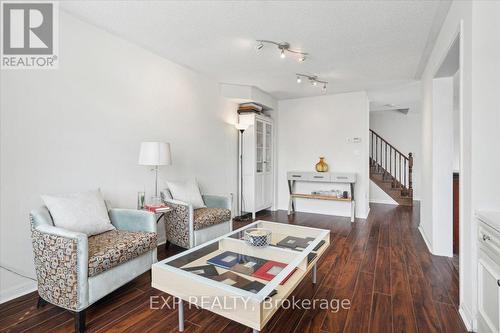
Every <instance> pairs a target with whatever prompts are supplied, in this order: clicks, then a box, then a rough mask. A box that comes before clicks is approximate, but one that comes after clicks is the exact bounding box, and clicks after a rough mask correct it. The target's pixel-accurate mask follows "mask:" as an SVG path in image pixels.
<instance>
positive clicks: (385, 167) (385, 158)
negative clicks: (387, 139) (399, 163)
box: [384, 143, 387, 179]
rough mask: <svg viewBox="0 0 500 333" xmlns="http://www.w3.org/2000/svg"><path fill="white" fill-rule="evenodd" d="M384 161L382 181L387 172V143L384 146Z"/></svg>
mask: <svg viewBox="0 0 500 333" xmlns="http://www.w3.org/2000/svg"><path fill="white" fill-rule="evenodd" d="M384 160H385V163H384V179H385V176H386V172H387V143H386V144H385V154H384Z"/></svg>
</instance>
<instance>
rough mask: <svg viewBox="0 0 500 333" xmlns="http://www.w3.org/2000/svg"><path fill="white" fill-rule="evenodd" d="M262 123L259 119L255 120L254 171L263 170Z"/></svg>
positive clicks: (259, 171)
mask: <svg viewBox="0 0 500 333" xmlns="http://www.w3.org/2000/svg"><path fill="white" fill-rule="evenodd" d="M264 138H265V137H264V123H263V122H262V121H260V120H257V121H256V122H255V140H256V146H255V148H256V161H255V163H256V171H257V173H261V172H263V171H264V164H265V163H264V162H265V150H264V148H265V147H264Z"/></svg>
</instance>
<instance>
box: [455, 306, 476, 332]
mask: <svg viewBox="0 0 500 333" xmlns="http://www.w3.org/2000/svg"><path fill="white" fill-rule="evenodd" d="M458 313H459V314H460V317H461V318H462V321H463V322H464V325H465V328H467V331H469V332H474V329H475V327H474V326H475V325H474V319H473V318H472V315H471V312H470V311H469V309H467V307H465V306H464V305H462V304H461V305H460V307H459V308H458Z"/></svg>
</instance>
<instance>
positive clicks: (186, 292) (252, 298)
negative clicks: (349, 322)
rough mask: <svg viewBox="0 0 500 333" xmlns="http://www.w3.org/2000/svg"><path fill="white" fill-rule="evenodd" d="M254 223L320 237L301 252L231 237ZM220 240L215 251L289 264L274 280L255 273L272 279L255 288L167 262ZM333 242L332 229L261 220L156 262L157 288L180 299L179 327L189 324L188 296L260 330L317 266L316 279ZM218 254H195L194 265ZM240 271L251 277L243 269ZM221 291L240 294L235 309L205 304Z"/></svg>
mask: <svg viewBox="0 0 500 333" xmlns="http://www.w3.org/2000/svg"><path fill="white" fill-rule="evenodd" d="M252 227H264V228H266V229H270V230H271V231H272V232H273V236H274V235H276V237H279V236H282V235H287V236H295V237H314V240H313V241H312V242H311V243H310V244H309V245H308V246H307V248H305V249H304V250H303V251H301V252H298V251H295V250H292V249H287V248H281V247H275V246H268V247H265V248H256V247H252V246H250V245H248V244H247V243H246V242H245V241H243V240H241V239H237V238H231V237H230V236H231V235H234V234H236V233H238V232H241V231H243V230H245V229H247V228H252ZM322 240H324V241H325V244H324V245H323V246H321V248H320V249H318V251H316V254H317V255H316V257H315V258H314V259H313V260H312V261H311V262H309V263H308V262H307V260H308V255H309V254H310V253H311V252H313V249H314V248H315V247H316V246H317V245H318V244H319V243H320V242H321V241H322ZM275 241H276V240H275V239H273V242H275ZM217 242H218V243H219V244H218V246H219V249H218V250H217V251H215V252H216V253H217V254H218V253H222V252H223V251H233V252H236V253H243V254H246V255H252V256H256V257H260V258H263V259H267V260H274V261H280V262H284V263H288V265H287V266H286V267H285V268H284V269H283V270H282V271H281V272H280V273H279V274H278V275H276V277H275V278H274V279H272V280H271V281H263V280H260V279H258V278H254V277H251V279H254V280H257V281H261V282H263V283H265V284H266V285H265V287H264V288H262V289H261V290H260V291H259V293H257V294H254V293H252V292H249V291H246V290H243V289H240V288H237V287H233V286H230V285H227V284H224V283H222V282H218V281H214V280H211V279H209V278H205V277H202V276H199V275H196V274H193V273H191V272H188V271H185V270H183V269H181V268H177V267H174V266H170V265H168V264H167V263H169V262H172V261H174V260H176V259H179V258H181V257H183V256H186V255H188V254H190V253H192V252H195V251H198V250H200V249H202V248H204V247H208V246H210V245H212V244H214V243H217ZM329 244H330V231H329V230H324V229H317V228H310V227H304V226H297V225H290V224H285V223H276V222H268V221H256V222H254V223H252V224H250V225H247V226H245V227H243V228H240V229H238V230H235V231H233V232H231V233H228V234H226V235H223V236H221V237H219V238H216V239H214V240H212V241H210V242H207V243H204V244H201V245H199V246H197V247H194V248H192V249H190V250H187V251H184V252H181V253H179V254H177V255H175V256H172V257H169V258H167V259H165V260H162V261H160V262H158V263H156V264H154V265H153V266H152V286H153V288H156V289H158V290H161V291H163V292H166V293H168V294H170V295H172V296H174V297H176V298H178V299H179V303H178V308H179V331H183V330H184V308H183V301H187V302H189V303H192V304H194V305H197V306H199V307H201V308H205V309H206V310H209V311H211V312H214V313H217V314H219V315H221V316H223V317H226V318H228V319H231V320H234V321H236V322H238V323H240V324H243V325H245V326H248V327H251V328H252V329H253V330H254V332H258V331H260V330H261V329H262V328H263V327H264V326H265V325H266V323H267V322H268V321H269V320H270V319H271V317H272V316H273V314H274V313H275V312H276V310H277V309H278V308H279V307H280V306H281V305H282V303H283V301H284V300H286V298H287V297H288V296H289V295H290V294H291V293H292V291H293V290H294V289H295V288H296V287H297V286H298V285H299V283H300V282H301V281H302V280H303V279H304V278H305V276H306V275H307V274H308V273H309V272H310V271H311V270H312V280H313V283H316V262H317V261H318V259H319V258H320V257H321V256H322V255H323V254H324V253H325V251H326V249H327V248H328V246H329ZM214 255H215V254H214V252H210V253H209V254H207V255H206V256H203V257H201V258H198V259H196V260H194V261H193V262H192V265H191V263H190V264H189V265H190V266H197V265H203V264H206V260H207V259H208V258H210V257H213V256H214ZM294 269H297V271H295V272H294V274H292V275H291V276H290V278H289V279H288V280H287V281H286V283H284V284H283V285H279V283H280V282H281V281H282V280H283V279H285V278H286V277H287V276H288V275H289V274H290V273H291V272H292V271H293V270H294ZM238 275H241V276H243V277H245V278H249V277H248V276H246V275H243V274H238ZM273 289H276V290H277V291H278V294H277V295H275V296H273V297H272V301H273V304H275V306H272V307H265V306H264V300H265V299H266V298H267V295H269V294H270V293H271V292H272V290H273ZM201 296H203V298H200V297H201ZM195 297H197V298H195ZM221 297H223V299H224V300H227V299H229V300H233V301H234V300H235V303H234V304H233V305H232V306H233V307H232V308H231V309H224V308H214V307H212V308H206V307H204V306H203V305H205V304H203V303H204V300H206V299H210V298H221Z"/></svg>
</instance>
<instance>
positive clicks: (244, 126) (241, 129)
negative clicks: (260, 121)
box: [235, 123, 248, 221]
mask: <svg viewBox="0 0 500 333" xmlns="http://www.w3.org/2000/svg"><path fill="white" fill-rule="evenodd" d="M236 128H237V129H238V133H239V135H238V141H239V147H238V153H239V159H238V162H239V168H238V171H239V184H238V185H239V186H238V187H239V193H238V194H239V199H240V200H239V207H238V208H239V212H238V213H239V216H237V217H235V220H236V221H243V220H245V218H244V217H243V133H244V132H245V130H246V129H247V128H248V125H247V124H242V123H238V124H236Z"/></svg>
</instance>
